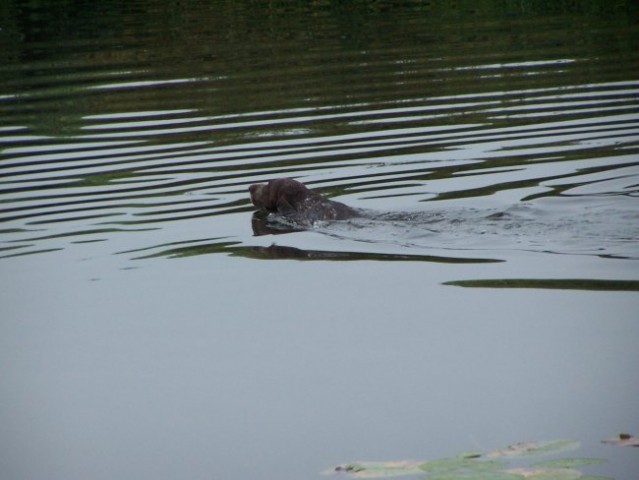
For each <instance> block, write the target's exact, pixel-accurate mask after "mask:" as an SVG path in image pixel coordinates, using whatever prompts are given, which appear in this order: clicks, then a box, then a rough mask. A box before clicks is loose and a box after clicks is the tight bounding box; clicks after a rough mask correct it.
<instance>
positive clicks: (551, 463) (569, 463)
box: [534, 458, 608, 468]
mask: <svg viewBox="0 0 639 480" xmlns="http://www.w3.org/2000/svg"><path fill="white" fill-rule="evenodd" d="M603 463H608V460H604V459H603V458H557V459H554V460H544V461H543V462H537V463H535V464H534V465H535V466H536V467H551V468H579V467H584V466H587V465H601V464H603Z"/></svg>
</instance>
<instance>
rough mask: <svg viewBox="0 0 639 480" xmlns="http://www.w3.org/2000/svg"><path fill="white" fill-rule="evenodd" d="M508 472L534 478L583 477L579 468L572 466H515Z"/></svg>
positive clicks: (574, 479) (572, 479)
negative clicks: (575, 468)
mask: <svg viewBox="0 0 639 480" xmlns="http://www.w3.org/2000/svg"><path fill="white" fill-rule="evenodd" d="M506 472H508V473H512V474H515V475H519V476H520V477H523V478H531V479H533V480H577V479H578V478H579V479H581V478H582V474H581V472H580V471H579V470H574V469H572V468H513V469H510V470H506Z"/></svg>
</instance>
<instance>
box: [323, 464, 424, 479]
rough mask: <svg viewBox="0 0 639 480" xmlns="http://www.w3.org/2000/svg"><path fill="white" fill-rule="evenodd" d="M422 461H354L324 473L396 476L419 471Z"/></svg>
mask: <svg viewBox="0 0 639 480" xmlns="http://www.w3.org/2000/svg"><path fill="white" fill-rule="evenodd" d="M420 463H421V462H414V461H408V460H401V461H391V462H353V463H346V464H344V465H338V466H337V467H335V468H334V469H333V470H331V471H326V472H324V473H335V472H337V473H347V474H349V475H350V476H351V477H354V478H378V477H396V476H399V475H410V474H415V473H419V472H420V471H421V470H420Z"/></svg>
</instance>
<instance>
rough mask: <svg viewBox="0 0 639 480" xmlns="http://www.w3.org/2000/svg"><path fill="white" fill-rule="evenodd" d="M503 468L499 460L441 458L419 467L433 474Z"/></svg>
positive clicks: (491, 470) (486, 470) (490, 470)
mask: <svg viewBox="0 0 639 480" xmlns="http://www.w3.org/2000/svg"><path fill="white" fill-rule="evenodd" d="M504 466H505V464H504V462H501V461H499V460H478V459H474V458H463V457H455V458H442V459H439V460H431V461H429V462H424V463H422V464H421V465H419V468H420V469H421V470H423V471H424V472H428V473H434V474H443V473H446V474H453V473H455V474H464V473H467V472H472V473H479V472H490V473H494V472H497V471H498V470H499V469H501V468H503V467H504Z"/></svg>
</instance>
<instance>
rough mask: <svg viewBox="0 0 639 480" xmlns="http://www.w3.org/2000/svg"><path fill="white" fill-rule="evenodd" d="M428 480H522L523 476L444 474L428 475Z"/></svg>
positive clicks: (496, 473)
mask: <svg viewBox="0 0 639 480" xmlns="http://www.w3.org/2000/svg"><path fill="white" fill-rule="evenodd" d="M426 479H428V480H522V476H521V475H517V474H515V473H509V472H504V471H496V472H466V473H455V472H442V473H436V474H434V475H428V476H427V477H426Z"/></svg>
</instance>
